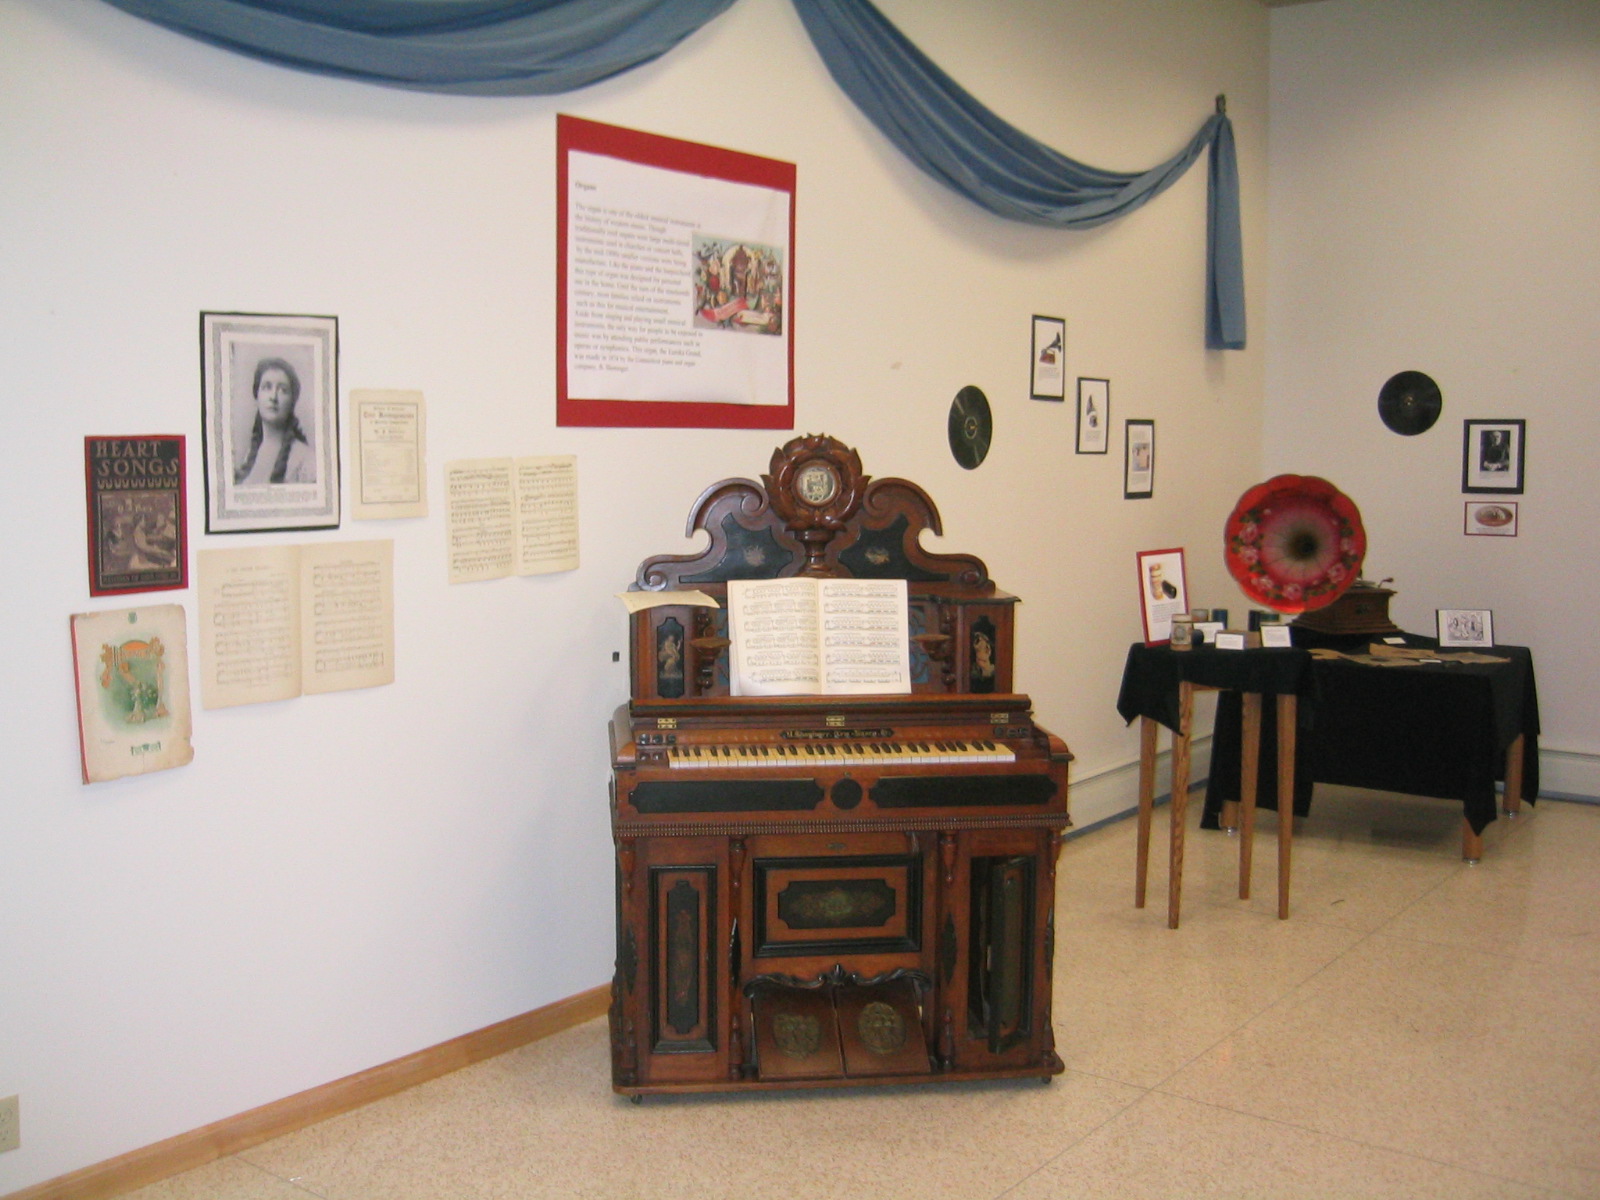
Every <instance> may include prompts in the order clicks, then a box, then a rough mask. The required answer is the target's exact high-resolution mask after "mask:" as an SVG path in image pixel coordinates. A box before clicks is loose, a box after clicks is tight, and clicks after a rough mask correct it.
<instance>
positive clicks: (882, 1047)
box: [856, 1000, 906, 1054]
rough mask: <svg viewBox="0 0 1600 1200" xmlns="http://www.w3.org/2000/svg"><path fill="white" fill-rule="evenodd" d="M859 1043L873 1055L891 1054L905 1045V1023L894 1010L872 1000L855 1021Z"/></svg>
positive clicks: (878, 1001) (879, 1001)
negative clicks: (859, 1038)
mask: <svg viewBox="0 0 1600 1200" xmlns="http://www.w3.org/2000/svg"><path fill="white" fill-rule="evenodd" d="M856 1032H857V1033H859V1034H860V1035H861V1043H862V1045H864V1046H866V1048H867V1049H868V1050H871V1051H872V1052H873V1053H874V1054H893V1053H894V1052H895V1051H896V1050H899V1049H900V1048H901V1047H902V1046H904V1045H905V1044H906V1023H905V1021H904V1020H903V1019H902V1018H901V1016H900V1014H899V1013H897V1012H895V1010H894V1008H893V1007H892V1006H890V1005H888V1004H885V1003H884V1002H883V1001H881V1000H874V1001H873V1002H872V1003H871V1004H868V1005H867V1006H866V1007H864V1008H863V1009H862V1010H861V1015H860V1016H859V1017H858V1018H857V1019H856Z"/></svg>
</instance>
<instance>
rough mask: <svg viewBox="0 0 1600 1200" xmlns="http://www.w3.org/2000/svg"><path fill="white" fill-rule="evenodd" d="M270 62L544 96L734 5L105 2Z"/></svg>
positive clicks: (616, 69)
mask: <svg viewBox="0 0 1600 1200" xmlns="http://www.w3.org/2000/svg"><path fill="white" fill-rule="evenodd" d="M106 2H107V3H108V4H113V5H115V6H116V7H117V8H120V9H122V10H123V11H124V12H128V13H132V14H133V15H134V16H137V17H144V18H146V19H147V20H150V21H154V22H155V23H156V24H158V25H164V26H165V27H166V28H168V29H171V30H174V31H176V32H178V33H183V34H187V35H189V36H190V37H194V38H198V39H200V40H201V41H205V42H210V43H211V44H212V45H214V46H221V47H222V48H223V49H225V50H234V51H237V52H238V53H240V54H248V55H250V56H251V57H252V58H260V59H265V60H266V61H267V62H271V63H276V64H278V65H279V66H285V67H294V68H297V69H299V70H303V71H316V72H319V73H321V74H324V75H338V76H341V77H342V78H345V79H357V80H361V81H362V82H365V83H383V84H389V85H391V86H396V87H404V88H413V89H418V90H422V91H433V92H454V93H460V94H465V95H477V96H519V95H552V94H554V93H557V92H570V91H573V90H574V89H576V88H581V87H585V86H587V85H589V84H591V83H597V82H599V81H600V80H602V79H606V78H608V77H610V76H612V75H617V74H620V73H621V72H623V71H627V70H630V69H631V68H633V67H637V66H642V65H643V64H644V63H647V62H649V61H650V60H652V59H655V58H659V57H660V56H661V55H663V54H665V53H666V52H667V51H668V50H670V49H672V48H673V47H674V46H676V45H677V44H678V43H679V42H680V41H682V40H683V39H684V38H686V37H688V36H689V34H691V33H693V32H694V31H695V30H697V29H699V28H700V27H701V26H702V25H704V24H705V23H706V22H708V21H710V20H711V19H712V18H713V17H715V16H717V15H718V14H720V13H722V12H723V11H724V10H725V9H727V8H728V7H730V6H731V5H732V4H733V0H106Z"/></svg>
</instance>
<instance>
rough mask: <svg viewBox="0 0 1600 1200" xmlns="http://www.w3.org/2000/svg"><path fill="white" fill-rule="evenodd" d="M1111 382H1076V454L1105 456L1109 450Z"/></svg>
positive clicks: (1087, 380)
mask: <svg viewBox="0 0 1600 1200" xmlns="http://www.w3.org/2000/svg"><path fill="white" fill-rule="evenodd" d="M1110 431H1111V381H1110V380H1109V379H1080V380H1078V453H1079V454H1105V453H1107V452H1108V451H1109V450H1110V449H1111V432H1110Z"/></svg>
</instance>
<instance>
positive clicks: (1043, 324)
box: [1028, 313, 1067, 402]
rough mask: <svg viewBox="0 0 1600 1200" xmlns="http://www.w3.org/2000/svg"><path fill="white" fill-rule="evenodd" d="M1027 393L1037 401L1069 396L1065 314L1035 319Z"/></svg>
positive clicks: (1029, 355)
mask: <svg viewBox="0 0 1600 1200" xmlns="http://www.w3.org/2000/svg"><path fill="white" fill-rule="evenodd" d="M1028 395H1029V396H1030V397H1031V398H1032V399H1034V400H1056V401H1061V402H1065V401H1066V398H1067V322H1066V318H1065V317H1041V316H1039V315H1038V314H1037V313H1035V314H1034V318H1033V338H1032V348H1031V350H1030V352H1029V354H1028Z"/></svg>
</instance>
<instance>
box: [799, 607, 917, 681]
mask: <svg viewBox="0 0 1600 1200" xmlns="http://www.w3.org/2000/svg"><path fill="white" fill-rule="evenodd" d="M821 585H822V586H821V592H822V628H821V641H822V691H823V692H824V693H826V694H828V695H850V696H860V695H869V694H884V693H887V694H896V693H902V692H909V691H910V690H911V650H910V642H911V626H910V615H909V611H908V608H907V602H906V581H905V580H904V579H824V580H822V581H821Z"/></svg>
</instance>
